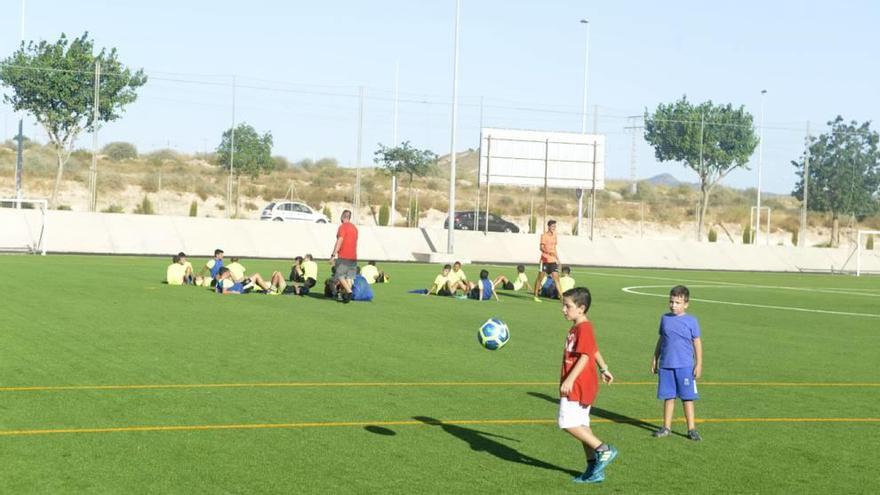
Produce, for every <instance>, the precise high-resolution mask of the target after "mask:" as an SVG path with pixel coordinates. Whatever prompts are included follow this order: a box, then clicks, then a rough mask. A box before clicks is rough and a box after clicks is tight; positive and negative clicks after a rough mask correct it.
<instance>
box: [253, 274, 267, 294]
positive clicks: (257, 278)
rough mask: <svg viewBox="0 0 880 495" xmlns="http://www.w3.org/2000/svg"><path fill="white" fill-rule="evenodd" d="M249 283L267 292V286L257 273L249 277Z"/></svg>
mask: <svg viewBox="0 0 880 495" xmlns="http://www.w3.org/2000/svg"><path fill="white" fill-rule="evenodd" d="M251 282H253V283H254V284H256V285H258V286H259V287H260V288H261V289H263V290H269V284H268V283H267V282H266V281H265V280H263V277H261V276H260V274H259V273H255V274H253V275H251Z"/></svg>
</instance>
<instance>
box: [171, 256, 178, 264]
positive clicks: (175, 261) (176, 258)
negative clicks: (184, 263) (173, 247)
mask: <svg viewBox="0 0 880 495" xmlns="http://www.w3.org/2000/svg"><path fill="white" fill-rule="evenodd" d="M171 261H172V262H173V263H179V262H180V255H174V256H172V257H171Z"/></svg>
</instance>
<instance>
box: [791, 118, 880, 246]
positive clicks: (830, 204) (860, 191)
mask: <svg viewBox="0 0 880 495" xmlns="http://www.w3.org/2000/svg"><path fill="white" fill-rule="evenodd" d="M828 125H829V126H830V127H831V131H830V132H828V133H826V134H822V135H821V136H819V137H818V138H811V139H810V144H809V153H810V157H809V158H810V176H809V177H808V184H807V186H808V187H809V191H808V194H807V198H808V201H807V209H809V210H812V211H821V212H829V213H831V242H830V244H831V246H837V245H838V244H839V242H840V214H841V213H849V214H852V215H855V216H856V217H860V218H861V217H864V216H867V215H870V214H872V213H874V212H876V211H878V209H880V208H878V206H880V205H878V197H877V196H878V193H880V150H878V148H877V144H878V135H877V132H876V131H872V130H871V123H870V122H864V123H862V124H859V123H858V122H856V121H852V122H850V123H846V122H845V121H844V120H843V117H840V116H838V117H837V118H836V119H834V120H832V121H831V122H828ZM791 164H792V165H793V166H794V167H795V169H797V171H796V173H797V176H798V181H797V183H796V184H795V187H794V191H792V195H793V196H794V197H796V198H797V199H799V200H801V201H803V199H804V157H801V158H799V159H798V160H797V161H792V162H791Z"/></svg>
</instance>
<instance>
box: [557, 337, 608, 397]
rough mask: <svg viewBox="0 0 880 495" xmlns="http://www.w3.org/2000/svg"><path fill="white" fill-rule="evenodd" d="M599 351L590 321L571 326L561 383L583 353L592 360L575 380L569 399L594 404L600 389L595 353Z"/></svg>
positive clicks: (563, 356)
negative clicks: (594, 358)
mask: <svg viewBox="0 0 880 495" xmlns="http://www.w3.org/2000/svg"><path fill="white" fill-rule="evenodd" d="M598 351H599V348H598V347H596V338H595V337H594V336H593V324H592V323H591V322H589V321H585V322H583V323H578V324H577V325H575V326H573V327H571V330H569V331H568V337H567V338H566V339H565V350H564V351H563V353H562V378H561V379H560V383H562V381H564V380H565V378H566V377H567V376H568V373H569V372H571V369H572V368H573V367H574V363H576V362H577V360H578V358H580V357H581V354H585V355H587V356H589V358H590V362H589V363H587V365H586V366H585V367H584V369H583V371H581V374H580V375H578V377H577V379H576V380H575V381H574V386H572V387H571V392H569V394H568V397H567V399H568V400H570V401H572V402H578V403H580V404H581V405H584V406H589V405H592V404H593V400H594V399H595V398H596V393H597V392H598V391H599V374H598V372H597V371H596V363H595V362H594V360H593V355H594V354H596V352H598Z"/></svg>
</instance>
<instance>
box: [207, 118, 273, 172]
mask: <svg viewBox="0 0 880 495" xmlns="http://www.w3.org/2000/svg"><path fill="white" fill-rule="evenodd" d="M234 141H235V154H234V156H231V153H230V151H231V150H232V146H233V144H232V142H233V136H232V129H227V130H226V131H224V132H223V137H222V139H221V140H220V146H218V147H217V164H218V165H220V166H221V167H223V168H225V169H226V170H229V167H230V165H231V166H232V173H233V174H235V175H241V174H247V175H249V176H251V177H252V178H256V177H257V176H259V175H260V174H261V173H263V172H271V171H272V170H273V169H274V168H275V160H273V159H272V133H271V132H267V133H265V134H263V135H262V136H260V135H259V134H258V133H257V131H256V129H254V128H253V127H252V126H250V125H248V124H246V123H241V124H238V126H237V127H236V128H235V138H234Z"/></svg>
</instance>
